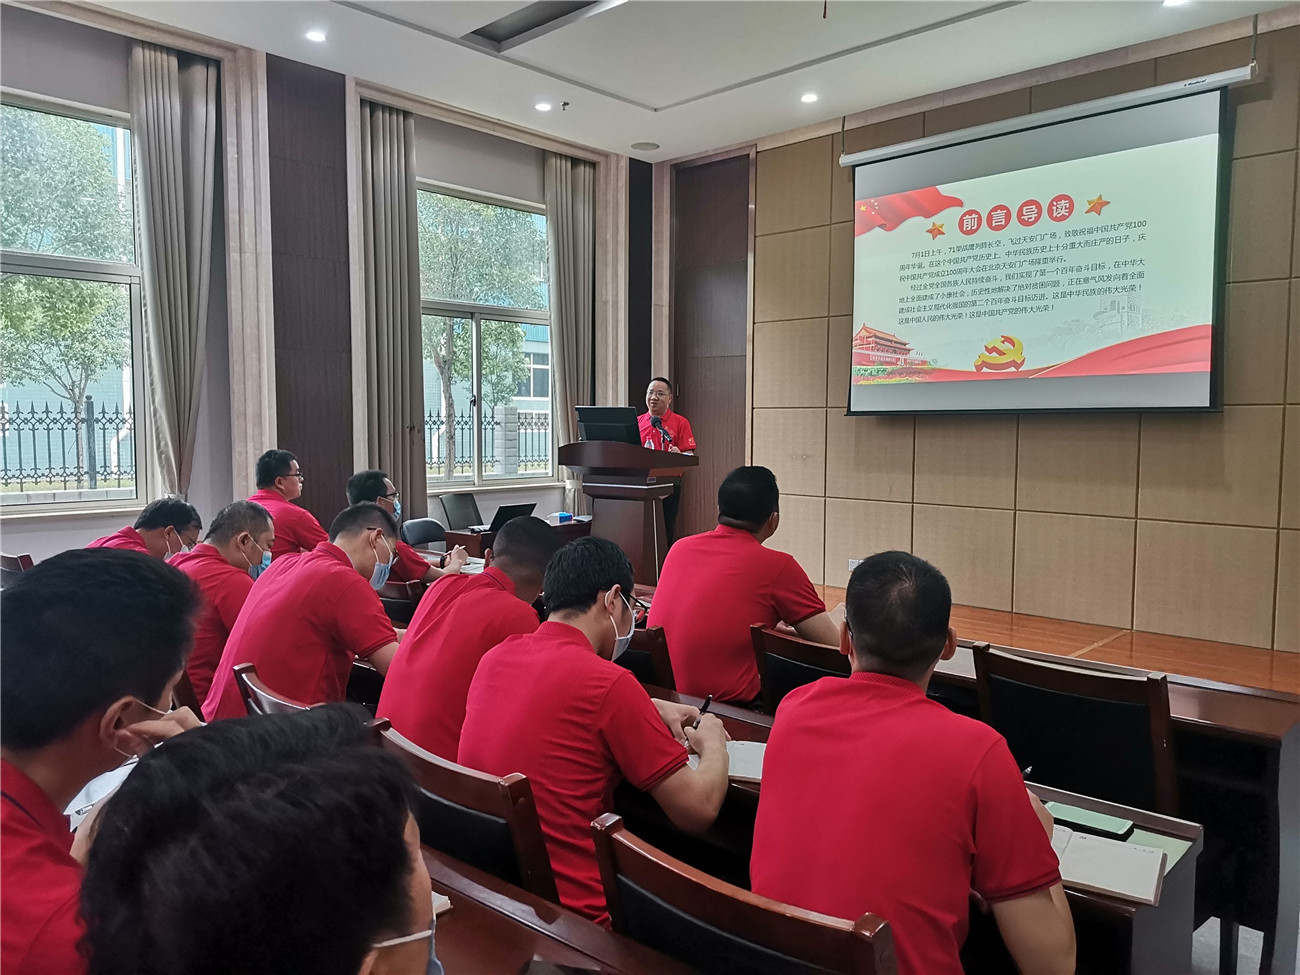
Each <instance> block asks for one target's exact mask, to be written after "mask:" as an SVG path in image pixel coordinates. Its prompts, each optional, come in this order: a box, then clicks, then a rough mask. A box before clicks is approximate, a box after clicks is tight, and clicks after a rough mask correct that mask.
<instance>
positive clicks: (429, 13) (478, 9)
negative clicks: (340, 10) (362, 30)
mask: <svg viewBox="0 0 1300 975" xmlns="http://www.w3.org/2000/svg"><path fill="white" fill-rule="evenodd" d="M358 6H362V7H366V8H368V9H370V10H374V11H376V12H377V13H381V14H383V15H384V16H385V17H395V18H397V19H398V20H404V21H406V22H407V23H411V24H415V25H416V26H417V27H424V28H427V29H428V30H433V31H437V32H438V33H439V34H447V35H448V36H450V37H463V36H465V35H466V34H468V33H470V32H471V31H475V30H478V28H480V27H483V26H485V25H487V24H490V23H492V22H493V21H494V20H499V19H500V18H502V17H504V16H505V15H506V14H510V13H514V12H515V11H516V10H518V9H519V8H520V7H526V6H528V0H445V2H437V0H434V2H430V0H360V2H359V3H358Z"/></svg>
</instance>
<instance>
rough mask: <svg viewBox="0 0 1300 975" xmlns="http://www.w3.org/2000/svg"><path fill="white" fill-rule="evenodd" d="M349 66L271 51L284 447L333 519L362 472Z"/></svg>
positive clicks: (279, 410)
mask: <svg viewBox="0 0 1300 975" xmlns="http://www.w3.org/2000/svg"><path fill="white" fill-rule="evenodd" d="M344 87H345V79H344V77H343V75H340V74H335V73H334V72H332V71H325V70H323V69H321V68H316V67H312V66H309V65H305V64H300V63H298V62H296V61H290V60H287V59H285V58H279V57H274V56H269V55H268V57H267V63H266V100H267V136H268V149H269V157H270V172H269V183H270V203H271V238H272V243H271V262H272V289H273V303H274V308H275V371H276V416H277V426H278V438H279V439H278V443H277V444H266V445H265V446H266V447H271V446H279V447H283V448H285V449H287V450H292V451H293V452H294V453H295V454H297V455H298V458H299V462H300V464H301V465H302V468H303V470H304V471H305V472H306V478H305V481H304V483H303V502H302V503H303V506H304V507H306V508H307V509H308V510H309V511H311V513H312V514H314V515H315V516H316V517H317V519H318V520H320V522H321V523H322V524H323V525H325V526H327V527H328V525H329V523H330V521H331V520H332V519H333V518H334V516H335V515H336V514H338V512H339V511H340V509H342V507H343V506H344V503H345V498H344V494H343V488H344V485H345V483H346V481H347V478H348V477H349V476H350V475H351V473H352V439H351V436H350V431H351V429H352V364H351V352H352V339H351V307H350V292H349V283H348V282H349V275H350V270H349V268H350V264H349V260H348V215H347V149H346V122H345V119H346V114H347V113H346V104H345V91H344Z"/></svg>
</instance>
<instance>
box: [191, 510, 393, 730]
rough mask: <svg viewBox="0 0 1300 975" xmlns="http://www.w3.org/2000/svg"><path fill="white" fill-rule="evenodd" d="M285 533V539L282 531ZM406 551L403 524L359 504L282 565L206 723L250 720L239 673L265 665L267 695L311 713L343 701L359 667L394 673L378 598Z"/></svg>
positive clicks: (253, 597)
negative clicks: (400, 534) (239, 668)
mask: <svg viewBox="0 0 1300 975" xmlns="http://www.w3.org/2000/svg"><path fill="white" fill-rule="evenodd" d="M275 533H276V538H277V539H278V538H279V535H280V523H279V522H276V524H275ZM396 550H397V523H396V522H395V521H393V516H392V515H390V514H389V513H388V512H387V511H385V510H384V509H383V508H381V507H379V506H378V505H375V504H354V505H352V506H351V507H348V508H344V509H343V510H342V511H341V512H340V513H339V516H338V517H337V518H335V519H334V523H333V524H332V525H330V535H329V541H325V542H321V543H320V544H319V545H317V546H316V547H315V548H314V549H312V550H311V551H310V552H304V553H302V554H300V555H291V556H285V557H284V558H280V559H275V560H274V561H273V562H272V563H271V567H270V568H269V569H267V570H266V571H265V572H264V573H262V576H261V578H259V579H258V580H257V585H255V586H254V587H253V590H252V592H250V593H249V594H248V599H247V600H245V601H244V608H243V609H242V610H240V612H239V619H238V620H236V621H235V628H234V629H233V630H231V631H230V637H229V639H227V640H226V649H225V651H224V652H223V653H222V654H221V661H220V663H218V664H217V672H216V675H215V676H214V677H213V679H212V687H211V689H210V690H209V691H208V697H207V700H206V701H204V702H203V716H204V717H205V718H207V719H208V720H209V721H213V720H215V719H217V718H237V717H240V716H241V715H243V714H244V713H245V712H244V704H243V701H242V699H241V698H240V696H239V687H238V686H237V685H236V684H235V671H234V667H235V665H236V664H243V663H251V664H253V665H255V666H256V667H257V676H258V678H260V679H261V680H262V681H263V682H264V683H265V684H266V686H267V687H269V688H271V690H273V691H275V692H276V693H277V694H283V695H284V696H286V697H289V698H292V699H293V700H296V701H302V702H304V703H306V704H319V703H321V702H322V701H342V700H343V699H344V697H345V692H346V690H347V686H348V676H349V674H350V673H351V672H352V661H353V660H355V659H356V658H357V657H362V658H364V659H365V660H366V661H368V662H369V663H370V664H371V665H373V666H374V668H375V669H376V670H378V671H379V672H380V673H381V674H383V673H385V672H387V670H388V664H389V662H390V661H391V660H392V659H393V654H395V653H396V652H397V631H396V630H394V629H393V624H392V623H391V622H390V621H389V619H388V614H386V613H385V612H384V604H383V603H381V602H380V601H379V593H378V592H376V590H378V589H380V588H382V587H383V585H384V583H385V582H386V581H388V573H389V571H390V570H391V569H392V567H393V562H394V561H395V560H396V558H397V556H396V554H395V553H396Z"/></svg>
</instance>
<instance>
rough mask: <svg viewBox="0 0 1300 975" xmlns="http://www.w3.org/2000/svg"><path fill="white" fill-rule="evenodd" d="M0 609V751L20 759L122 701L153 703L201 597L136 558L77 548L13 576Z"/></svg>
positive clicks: (171, 573) (165, 569)
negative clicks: (16, 752)
mask: <svg viewBox="0 0 1300 975" xmlns="http://www.w3.org/2000/svg"><path fill="white" fill-rule="evenodd" d="M0 607H3V609H2V610H0V616H3V618H4V625H3V627H0V670H2V671H3V672H4V680H3V681H0V744H3V745H4V747H5V748H13V749H17V750H19V751H25V750H28V749H33V748H43V747H44V746H46V745H49V744H51V743H53V742H55V741H58V740H59V739H60V738H63V737H64V736H66V735H68V734H69V733H70V732H71V731H72V730H73V729H74V728H76V727H77V726H78V725H79V724H81V722H82V721H84V720H85V719H86V718H88V717H90V716H92V715H93V714H95V713H96V711H98V710H100V709H102V708H105V707H107V706H108V705H109V704H111V703H112V702H113V701H115V700H117V699H118V698H120V697H125V696H128V695H130V696H132V697H137V698H139V699H140V700H142V701H144V702H145V703H147V704H153V703H155V702H156V701H157V700H158V698H159V696H161V694H162V692H163V688H165V687H166V686H167V682H168V681H169V680H171V679H172V678H173V677H175V676H176V673H177V671H179V670H180V669H181V667H182V666H184V664H185V657H186V655H187V654H188V653H189V651H190V643H191V641H192V639H193V633H194V615H195V613H196V612H197V610H198V607H199V595H198V590H197V589H195V587H194V584H193V583H192V582H191V581H190V579H189V577H188V576H186V575H185V574H184V573H183V572H181V571H180V570H178V569H175V568H173V567H172V566H170V565H168V564H167V563H165V562H163V561H162V560H160V559H155V558H152V557H150V556H148V555H145V554H144V553H142V552H129V551H122V550H115V549H108V548H95V549H76V550H73V551H68V552H62V553H60V554H59V555H56V556H54V557H53V558H50V559H46V560H45V561H44V562H40V563H38V564H37V565H35V566H34V567H33V568H31V569H29V570H28V571H26V572H23V573H21V574H20V575H19V576H18V577H17V578H16V579H15V581H14V582H13V584H12V585H7V586H6V587H5V589H4V591H3V593H0Z"/></svg>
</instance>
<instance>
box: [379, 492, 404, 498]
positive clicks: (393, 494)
mask: <svg viewBox="0 0 1300 975" xmlns="http://www.w3.org/2000/svg"><path fill="white" fill-rule="evenodd" d="M401 496H402V492H401V491H394V492H393V493H392V494H381V495H380V497H381V498H389V499H392V498H400V497H401Z"/></svg>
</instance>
